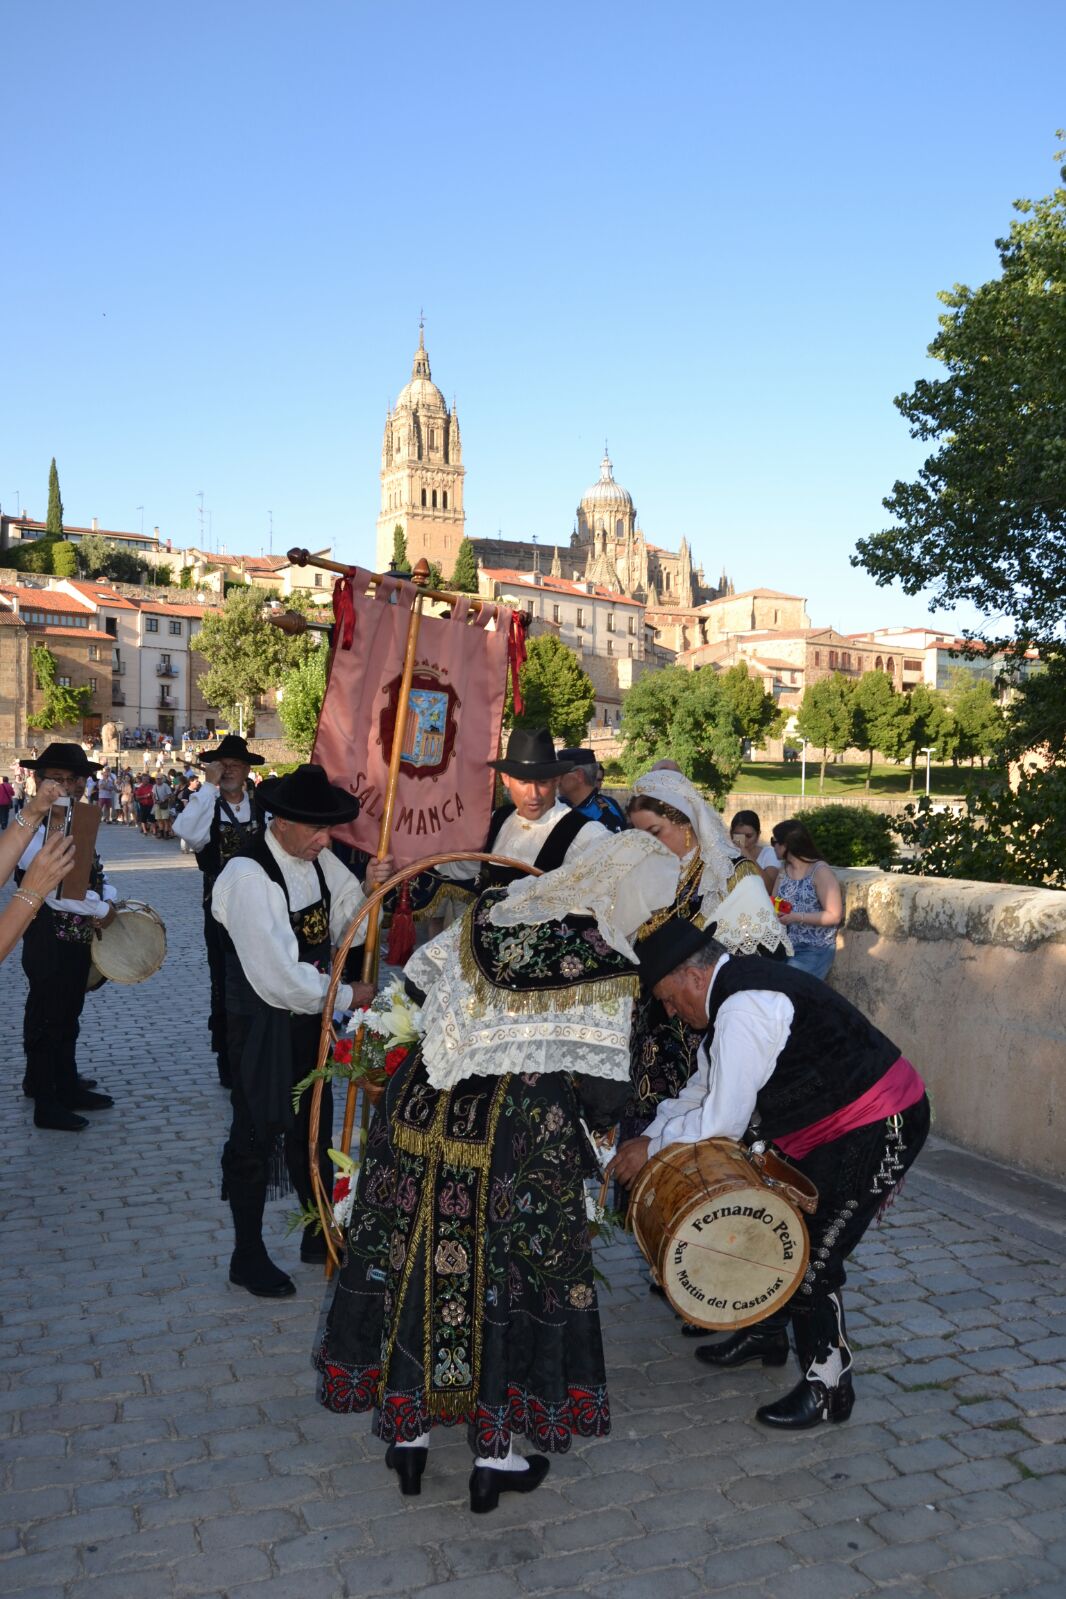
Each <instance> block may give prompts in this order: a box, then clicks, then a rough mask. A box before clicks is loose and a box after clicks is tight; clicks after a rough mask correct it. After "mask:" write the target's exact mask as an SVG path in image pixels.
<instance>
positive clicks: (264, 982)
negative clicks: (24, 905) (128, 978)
mask: <svg viewBox="0 0 1066 1599" xmlns="http://www.w3.org/2000/svg"><path fill="white" fill-rule="evenodd" d="M257 798H258V800H259V802H260V804H261V805H262V807H263V809H264V810H265V811H268V812H270V813H271V814H272V817H273V819H272V821H271V823H270V825H269V827H268V828H267V829H266V831H265V832H261V833H259V834H257V835H256V837H255V839H254V841H253V843H252V844H251V845H250V846H249V847H248V849H247V852H246V853H245V854H244V855H238V856H235V857H234V858H233V859H232V860H231V861H230V862H229V863H228V864H227V865H226V866H225V867H223V869H222V871H221V872H220V874H219V876H218V878H217V879H216V881H215V886H214V890H213V892H212V896H211V905H212V911H213V914H214V916H215V919H216V921H218V922H219V923H220V924H221V927H222V930H223V932H222V939H223V944H224V946H225V950H226V981H225V994H226V1038H227V1043H228V1048H229V1063H230V1069H231V1071H232V1073H233V1091H232V1094H231V1096H230V1097H231V1102H232V1105H233V1122H232V1125H231V1127H230V1133H229V1139H228V1141H227V1143H226V1147H225V1149H224V1150H223V1151H222V1197H223V1198H224V1199H228V1200H229V1204H230V1210H231V1212H232V1214H233V1230H234V1234H235V1246H236V1247H235V1248H234V1251H233V1256H232V1258H231V1260H230V1269H229V1280H230V1282H231V1283H235V1284H236V1285H237V1287H239V1288H246V1289H247V1290H248V1292H249V1293H250V1294H257V1295H259V1296H260V1297H261V1298H265V1299H281V1298H284V1297H286V1296H287V1295H289V1294H294V1293H295V1292H296V1288H295V1285H294V1284H293V1281H292V1279H291V1277H288V1276H287V1275H286V1274H285V1272H283V1271H281V1270H280V1268H279V1267H277V1266H275V1264H274V1262H273V1261H272V1260H271V1258H270V1256H269V1255H268V1254H267V1251H266V1247H265V1245H264V1244H263V1232H262V1227H263V1207H264V1204H265V1202H266V1199H267V1193H268V1189H269V1190H270V1192H271V1197H275V1198H280V1197H281V1196H282V1195H283V1194H285V1193H288V1192H290V1187H289V1183H291V1188H292V1189H295V1191H296V1194H297V1195H298V1197H299V1200H300V1203H301V1205H306V1204H307V1203H308V1202H309V1201H310V1200H311V1198H312V1197H313V1196H312V1190H311V1166H310V1157H309V1152H308V1118H309V1114H310V1099H311V1096H310V1093H305V1094H304V1096H303V1099H302V1101H301V1105H300V1110H299V1113H297V1114H294V1112H293V1108H292V1090H293V1087H294V1086H295V1084H296V1083H298V1082H300V1081H301V1079H302V1078H304V1077H306V1076H307V1074H308V1072H310V1071H312V1070H313V1068H314V1065H315V1061H316V1059H317V1055H318V1040H319V1029H320V1026H321V1011H322V1005H323V1001H324V1000H325V997H326V991H327V989H328V988H329V981H330V962H331V955H332V948H333V946H334V945H336V944H339V943H340V941H341V939H342V938H343V937H344V934H345V932H346V931H347V929H348V927H349V926H350V924H351V921H352V918H353V917H354V916H355V915H356V913H357V912H358V910H359V907H360V906H361V905H362V904H363V899H364V896H363V891H362V889H361V888H360V886H359V883H358V880H357V879H356V878H355V877H353V875H352V874H351V872H349V871H348V869H347V868H346V867H345V866H343V865H342V864H341V862H340V861H339V860H338V859H337V857H336V856H335V855H334V854H333V853H332V852H331V851H330V849H329V842H330V829H331V828H334V827H339V826H340V825H341V823H342V822H350V821H352V820H353V818H354V817H355V816H356V815H358V812H359V801H358V800H356V799H354V798H353V797H352V795H351V794H349V793H348V792H347V791H346V790H345V789H342V788H337V787H335V786H334V785H333V784H332V783H330V781H329V779H328V778H327V776H326V774H325V772H324V771H323V770H322V768H321V766H300V767H298V768H297V769H296V771H295V772H290V773H289V774H288V775H287V776H285V777H273V778H268V779H267V781H266V782H265V783H262V784H260V786H259V790H258V795H257ZM392 871H393V866H392V862H391V860H389V859H385V860H382V861H372V862H371V864H370V866H369V867H368V869H367V881H368V882H369V883H371V884H376V883H378V882H384V880H385V878H386V877H388V876H390V875H391V873H392ZM373 993H374V990H373V989H372V988H370V987H368V986H367V985H366V984H362V983H356V984H354V985H349V984H347V983H343V984H341V986H340V987H339V988H338V990H337V1007H338V1009H340V1010H351V1009H353V1008H354V1007H355V1006H359V1005H365V1004H368V1003H369V1001H370V999H372V997H373ZM332 1136H333V1096H332V1094H331V1092H330V1088H329V1084H328V1083H327V1084H325V1086H324V1091H323V1094H322V1107H321V1126H320V1131H319V1149H318V1161H319V1170H320V1173H321V1176H322V1180H323V1183H324V1185H325V1188H326V1192H327V1193H331V1192H332V1188H333V1179H332V1175H331V1167H330V1162H329V1157H328V1155H327V1153H326V1152H327V1150H328V1149H329V1146H330V1143H331V1142H332ZM286 1173H287V1176H288V1180H289V1181H288V1182H287V1181H286ZM325 1257H326V1243H325V1239H324V1238H323V1237H322V1236H321V1234H316V1232H315V1230H314V1229H313V1228H312V1227H307V1228H305V1229H304V1234H303V1238H302V1240H301V1243H300V1259H301V1260H304V1261H311V1260H324V1259H325Z"/></svg>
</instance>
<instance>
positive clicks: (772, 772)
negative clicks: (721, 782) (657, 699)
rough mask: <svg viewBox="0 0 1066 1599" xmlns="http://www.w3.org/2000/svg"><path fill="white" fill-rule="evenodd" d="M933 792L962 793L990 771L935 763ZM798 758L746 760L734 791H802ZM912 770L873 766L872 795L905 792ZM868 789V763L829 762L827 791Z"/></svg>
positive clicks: (810, 770) (810, 776)
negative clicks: (842, 763)
mask: <svg viewBox="0 0 1066 1599" xmlns="http://www.w3.org/2000/svg"><path fill="white" fill-rule="evenodd" d="M820 764H821V763H820V762H819V761H817V760H808V762H807V798H808V799H810V798H811V796H812V795H817V794H818V793H819V789H818V768H819V765H820ZM929 775H930V782H929V788H930V792H931V793H933V794H961V793H962V791H963V787H964V786H965V785H966V784H967V783H969V782H970V781H971V779H973V780H974V781H975V782H976V783H977V784H980V783H981V781H982V780H983V779H984V778H985V777H986V776H987V775H989V774H987V773H986V772H982V770H981V768H980V767H976V766H975V767H974V768H973V769H972V770H971V768H970V767H969V766H958V767H956V766H937V765H935V764H934V766H933V767H932V768H931V770H930V774H929ZM800 782H801V776H800V763H799V761H745V762H744V764H743V766H742V767H741V768H740V771H739V772H738V773H737V779H736V782H735V783H734V784H733V792H734V794H798V793H799V792H800ZM909 782H910V770H909V768H908V767H906V766H878V765H875V766H874V769H873V776H872V778H871V781H870V790H869V792H870V794H871V795H878V794H906V793H907V791H908V787H907V786H908V783H909ZM865 792H866V766H865V764H863V765H861V766H845V765H830V766H827V767H826V769H825V787H824V788H823V789H822V790H821V793H822V794H823V795H826V794H864V793H865ZM914 792H915V793H916V794H924V793H925V763H924V761H919V763H918V767H917V769H916V771H915V774H914Z"/></svg>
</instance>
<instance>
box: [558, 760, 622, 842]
mask: <svg viewBox="0 0 1066 1599" xmlns="http://www.w3.org/2000/svg"><path fill="white" fill-rule="evenodd" d="M559 759H560V761H564V762H567V763H569V766H570V770H569V772H567V773H566V774H565V776H563V777H561V778H560V779H559V795H560V798H561V799H563V800H565V802H566V804H567V805H569V806H570V807H571V808H572V809H573V810H575V811H580V812H581V814H582V816H587V817H588V819H589V821H590V822H600V823H602V825H603V826H604V827H605V828H606V829H607V831H608V832H609V833H621V832H623V831H624V830H625V829H626V828H627V827H628V826H629V822H628V820H627V819H626V814H625V812H624V811H623V809H622V807H621V806H620V805H619V803H618V801H617V800H613V799H612V798H611V796H610V795H609V794H603V793H601V792H600V784H601V783H602V782H603V767H602V766H601V765H600V763H599V761H598V760H597V759H596V755H595V752H594V751H593V750H590V749H566V750H560V751H559Z"/></svg>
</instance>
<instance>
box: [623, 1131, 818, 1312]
mask: <svg viewBox="0 0 1066 1599" xmlns="http://www.w3.org/2000/svg"><path fill="white" fill-rule="evenodd" d="M817 1203H818V1193H817V1190H816V1189H815V1187H814V1185H813V1183H810V1182H808V1180H807V1178H805V1177H804V1176H803V1175H802V1173H800V1172H798V1171H796V1169H795V1168H794V1167H792V1166H790V1165H788V1163H787V1162H785V1161H783V1160H781V1159H780V1158H779V1157H777V1156H775V1155H773V1154H770V1153H768V1154H766V1155H754V1156H753V1155H750V1154H749V1153H748V1151H747V1150H746V1149H744V1148H743V1147H742V1146H741V1145H740V1144H738V1143H735V1142H734V1141H733V1139H731V1138H707V1139H704V1140H703V1141H702V1142H701V1143H698V1144H671V1145H670V1146H669V1147H668V1148H667V1149H664V1150H663V1151H662V1153H661V1154H659V1155H655V1156H653V1157H652V1159H651V1160H650V1161H649V1162H648V1164H647V1165H646V1166H645V1167H644V1169H643V1171H642V1172H641V1173H640V1175H639V1176H638V1178H637V1180H636V1182H635V1184H634V1185H633V1190H632V1195H631V1198H630V1203H629V1219H630V1223H631V1225H632V1228H633V1233H634V1235H635V1237H636V1240H637V1243H638V1244H639V1245H640V1247H641V1250H642V1251H643V1253H644V1255H645V1257H646V1258H647V1260H648V1263H649V1265H650V1266H651V1268H652V1270H653V1271H654V1272H655V1274H656V1276H657V1277H658V1279H659V1281H660V1283H661V1284H662V1286H663V1289H664V1291H665V1293H666V1297H667V1299H668V1300H669V1301H670V1303H671V1305H672V1306H673V1307H674V1309H675V1310H676V1311H677V1313H678V1315H679V1316H681V1317H682V1318H683V1319H684V1320H685V1321H688V1322H691V1323H693V1325H695V1326H697V1327H706V1328H708V1330H710V1331H714V1332H732V1331H733V1330H734V1329H736V1328H738V1327H748V1326H750V1325H751V1324H752V1323H753V1322H756V1321H762V1319H763V1318H764V1317H765V1316H768V1315H769V1314H770V1312H771V1311H773V1310H777V1309H780V1307H781V1306H782V1305H784V1304H785V1303H786V1301H787V1300H788V1299H790V1298H791V1297H792V1295H793V1293H794V1292H795V1290H796V1288H797V1287H798V1286H799V1283H800V1281H801V1280H802V1277H803V1274H804V1272H805V1271H806V1269H807V1259H808V1256H809V1254H810V1241H809V1239H808V1237H807V1228H806V1226H805V1225H804V1222H803V1217H802V1215H801V1214H800V1210H801V1209H802V1210H807V1211H808V1212H812V1211H813V1210H814V1209H815V1206H816V1205H817Z"/></svg>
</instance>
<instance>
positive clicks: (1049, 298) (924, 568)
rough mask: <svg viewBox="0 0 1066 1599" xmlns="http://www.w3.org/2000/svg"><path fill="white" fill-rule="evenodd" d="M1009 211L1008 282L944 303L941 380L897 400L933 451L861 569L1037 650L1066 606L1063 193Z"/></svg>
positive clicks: (899, 492) (860, 556)
mask: <svg viewBox="0 0 1066 1599" xmlns="http://www.w3.org/2000/svg"><path fill="white" fill-rule="evenodd" d="M1059 137H1060V138H1063V137H1066V134H1063V133H1062V132H1060V134H1059ZM1064 154H1066V151H1058V152H1057V153H1056V157H1055V159H1056V160H1057V161H1061V160H1062V157H1063V155H1064ZM1062 175H1063V184H1064V185H1066V168H1063V173H1062ZM1014 209H1015V211H1016V212H1017V213H1018V217H1017V219H1016V220H1015V221H1013V222H1012V223H1011V228H1010V234H1009V236H1008V237H1007V238H1005V239H999V240H997V248H998V250H999V257H1000V265H1001V272H1000V275H999V276H998V277H995V278H992V279H990V280H989V282H987V283H983V284H981V286H980V287H979V288H976V289H971V288H968V287H967V286H966V285H964V284H956V286H955V287H954V288H953V289H952V290H950V292H944V293H942V294H941V295H940V299H941V301H942V302H943V304H944V305H945V306H946V307H947V308H948V309H947V311H946V313H945V314H943V315H942V316H941V317H940V319H939V321H940V332H939V333H938V334H937V336H936V338H935V339H934V340H933V342H932V344H931V345H930V346H929V354H930V355H931V356H932V357H933V359H934V360H936V361H938V362H940V364H941V366H942V367H943V368H944V371H945V376H944V377H943V378H940V379H927V378H922V379H920V380H919V381H918V383H916V384H915V386H914V388H913V390H912V391H911V392H910V393H909V394H902V395H900V396H899V398H898V399H897V400H896V406H897V407H898V409H899V410H900V412H901V413H902V414H903V416H904V417H906V419H907V421H908V422H909V423H910V425H911V435H912V437H914V438H917V439H921V440H922V441H923V442H925V441H933V442H935V443H936V445H937V446H938V447H937V449H936V451H935V453H934V454H932V455H930V456H929V457H928V458H927V460H926V461H925V464H924V465H923V467H922V469H921V471H920V472H919V474H918V476H917V478H916V480H915V481H914V482H913V483H904V482H897V483H896V484H895V485H894V487H893V490H892V493H891V494H890V495H889V496H888V498H887V499H886V500H885V501H884V504H885V507H886V509H887V510H888V511H890V512H891V513H892V515H893V516H894V517H895V519H896V521H895V525H894V526H893V527H890V528H887V529H885V530H884V531H883V532H881V533H875V534H873V535H871V537H869V538H866V539H860V540H859V543H858V546H857V553H856V555H854V556H853V557H852V561H853V564H854V565H856V566H864V567H865V568H866V570H867V571H868V572H870V573H871V574H872V575H873V577H874V578H875V580H876V581H877V582H878V583H880V584H887V583H894V582H897V581H898V582H900V583H901V584H902V586H903V589H904V591H905V592H906V593H907V594H918V593H920V592H922V591H924V590H931V591H932V604H933V605H935V606H936V607H937V608H943V609H945V610H950V609H952V608H953V607H954V606H955V605H957V604H958V603H959V602H960V601H968V602H970V603H971V604H973V605H976V606H977V608H978V609H979V610H980V611H982V612H984V614H985V615H986V616H997V617H1002V618H1003V619H1004V620H1006V621H1009V622H1010V623H1011V624H1012V625H1013V628H1014V634H1015V638H1016V639H1017V640H1019V641H1022V642H1028V641H1030V640H1036V641H1039V640H1041V639H1045V640H1049V639H1053V638H1055V637H1056V636H1057V634H1058V629H1059V623H1060V621H1061V617H1062V609H1063V598H1064V595H1066V186H1060V187H1058V188H1056V189H1054V190H1053V191H1052V193H1051V194H1049V195H1048V196H1046V197H1045V198H1044V199H1041V200H1036V201H1033V200H1017V201H1015V204H1014Z"/></svg>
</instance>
